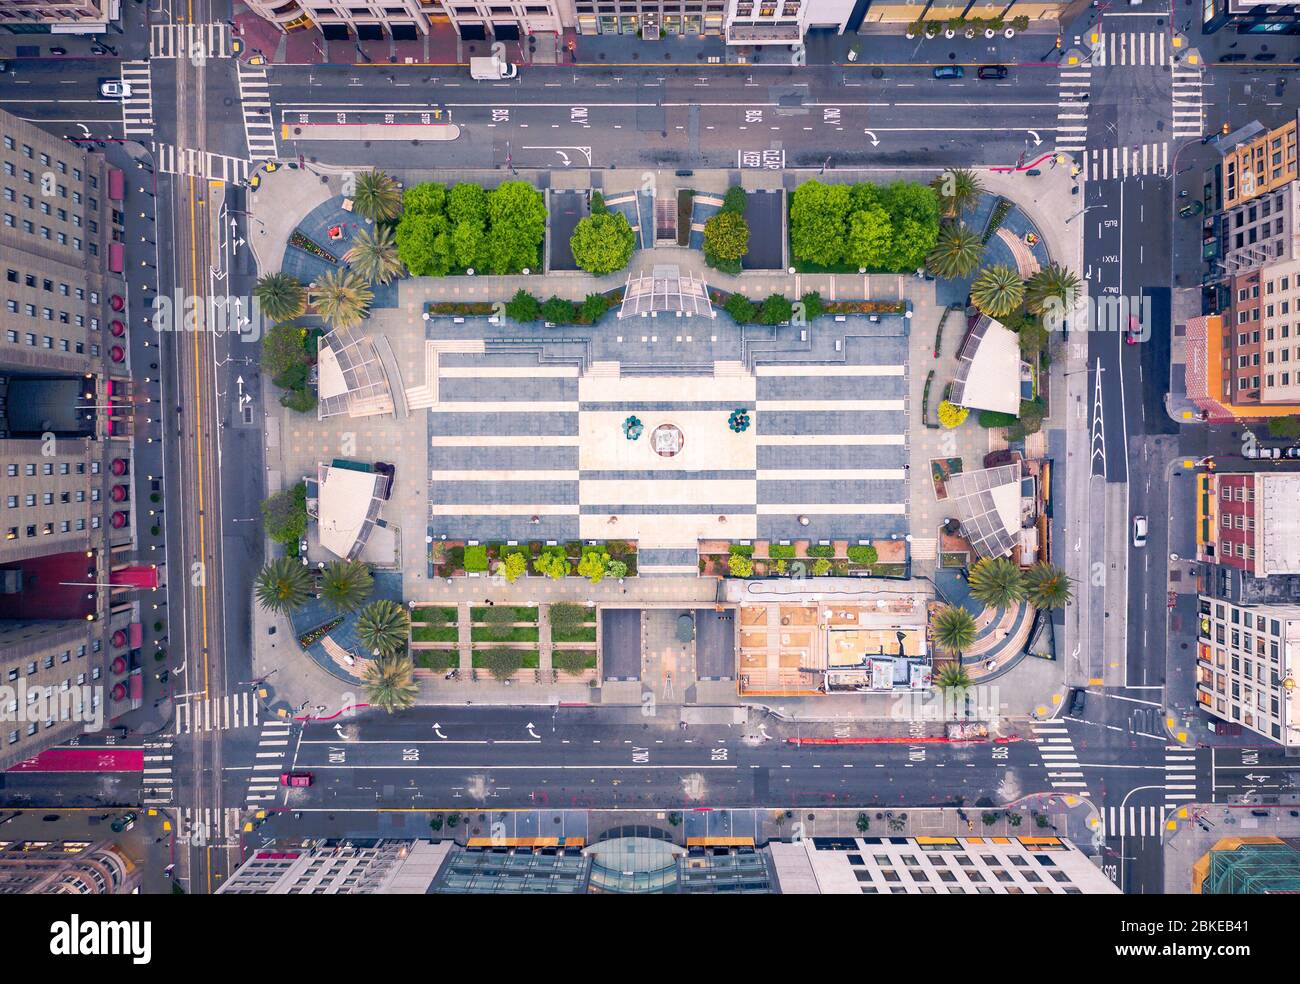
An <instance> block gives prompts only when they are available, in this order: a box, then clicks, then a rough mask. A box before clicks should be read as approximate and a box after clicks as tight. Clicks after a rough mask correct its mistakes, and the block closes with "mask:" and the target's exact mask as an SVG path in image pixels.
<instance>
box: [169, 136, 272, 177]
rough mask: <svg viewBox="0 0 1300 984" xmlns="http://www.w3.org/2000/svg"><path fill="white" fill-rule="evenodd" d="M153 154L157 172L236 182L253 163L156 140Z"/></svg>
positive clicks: (248, 170) (247, 172) (248, 171)
mask: <svg viewBox="0 0 1300 984" xmlns="http://www.w3.org/2000/svg"><path fill="white" fill-rule="evenodd" d="M153 157H154V161H155V162H156V163H157V167H158V172H159V173H160V174H185V175H189V176H191V177H195V178H206V179H208V180H210V181H225V182H226V183H228V184H235V183H237V182H240V181H247V180H248V175H249V173H250V170H251V167H252V165H251V164H250V163H249V162H248V161H246V160H243V159H241V158H239V157H230V156H228V155H226V154H214V153H211V152H209V151H203V150H195V149H193V148H192V147H175V146H172V145H171V144H163V143H155V144H154V145H153Z"/></svg>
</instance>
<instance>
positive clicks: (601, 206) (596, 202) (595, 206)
mask: <svg viewBox="0 0 1300 984" xmlns="http://www.w3.org/2000/svg"><path fill="white" fill-rule="evenodd" d="M589 207H590V209H591V214H592V215H600V213H601V212H608V211H609V206H607V205H606V204H605V196H604V195H602V194H601V193H600V192H598V191H593V192H592V193H591V201H590V203H589Z"/></svg>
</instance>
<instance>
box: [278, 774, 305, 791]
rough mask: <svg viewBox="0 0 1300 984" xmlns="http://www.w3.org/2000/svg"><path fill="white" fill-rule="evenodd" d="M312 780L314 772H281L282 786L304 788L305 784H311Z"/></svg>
mask: <svg viewBox="0 0 1300 984" xmlns="http://www.w3.org/2000/svg"><path fill="white" fill-rule="evenodd" d="M311 782H312V774H311V773H310V772H281V773H280V785H281V786H292V787H294V788H302V787H304V786H310V785H311Z"/></svg>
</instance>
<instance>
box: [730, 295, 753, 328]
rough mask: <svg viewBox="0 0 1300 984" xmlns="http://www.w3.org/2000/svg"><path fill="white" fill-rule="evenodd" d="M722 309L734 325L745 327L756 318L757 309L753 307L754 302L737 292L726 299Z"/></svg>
mask: <svg viewBox="0 0 1300 984" xmlns="http://www.w3.org/2000/svg"><path fill="white" fill-rule="evenodd" d="M722 307H723V309H724V310H725V311H726V312H727V313H728V314H729V315H731V318H732V320H733V321H735V322H736V324H740V325H747V324H750V323H752V322H753V321H754V319H755V318H756V317H758V309H757V308H755V307H754V302H753V301H751V300H750V299H749V298H748V297H746V296H745V295H744V294H741V293H739V292H737V293H735V294H732V295H731V296H730V297H728V298H727V301H726V303H725V304H723V305H722Z"/></svg>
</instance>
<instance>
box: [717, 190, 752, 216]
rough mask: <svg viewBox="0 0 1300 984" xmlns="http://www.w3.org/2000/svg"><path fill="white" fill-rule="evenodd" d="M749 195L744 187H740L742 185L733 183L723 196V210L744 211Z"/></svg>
mask: <svg viewBox="0 0 1300 984" xmlns="http://www.w3.org/2000/svg"><path fill="white" fill-rule="evenodd" d="M748 197H749V196H748V195H746V194H745V189H744V188H742V187H740V185H732V186H731V187H730V188H728V189H727V193H726V195H724V196H723V198H722V211H724V212H741V213H743V212H744V211H745V203H746V201H747V200H748Z"/></svg>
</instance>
